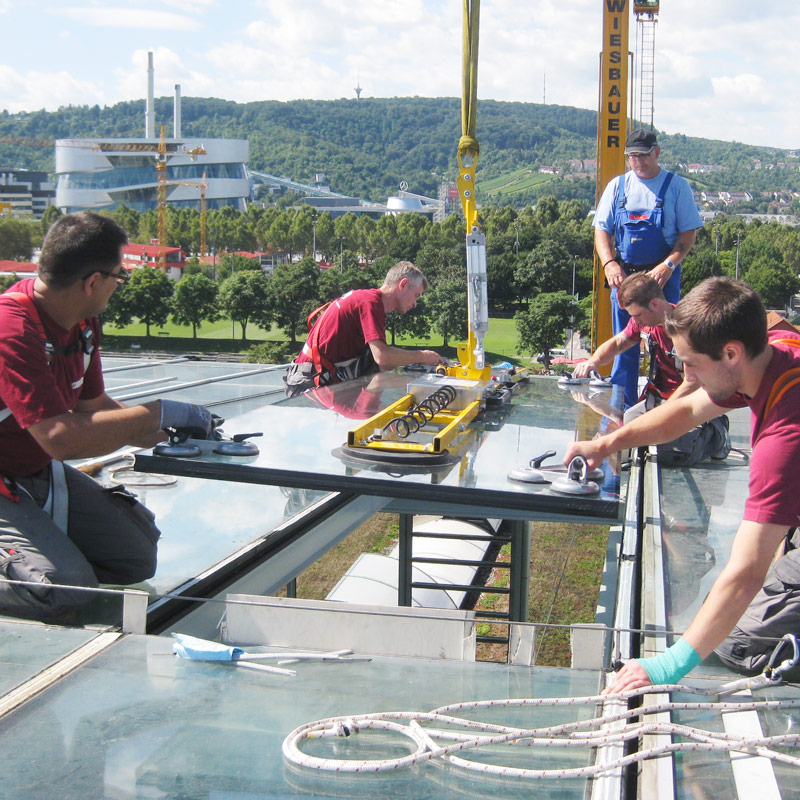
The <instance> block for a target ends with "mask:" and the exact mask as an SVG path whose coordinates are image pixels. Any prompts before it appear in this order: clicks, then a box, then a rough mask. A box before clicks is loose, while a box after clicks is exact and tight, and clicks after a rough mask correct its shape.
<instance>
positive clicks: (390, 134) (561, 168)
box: [0, 97, 800, 207]
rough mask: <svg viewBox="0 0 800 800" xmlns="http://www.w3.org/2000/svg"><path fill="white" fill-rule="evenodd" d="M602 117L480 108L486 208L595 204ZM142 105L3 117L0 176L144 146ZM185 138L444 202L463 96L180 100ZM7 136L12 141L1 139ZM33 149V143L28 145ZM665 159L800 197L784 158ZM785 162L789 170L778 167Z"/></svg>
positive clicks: (725, 184) (674, 153) (683, 147)
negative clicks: (83, 153)
mask: <svg viewBox="0 0 800 800" xmlns="http://www.w3.org/2000/svg"><path fill="white" fill-rule="evenodd" d="M156 117H157V119H158V120H160V121H163V122H164V123H165V124H166V128H167V133H168V134H169V132H170V128H171V120H172V98H167V97H162V98H159V99H157V100H156ZM596 120H597V115H596V113H595V112H593V111H588V110H585V109H578V108H572V107H569V106H556V105H541V104H536V103H510V102H498V101H493V100H482V101H481V102H480V104H479V109H478V137H479V140H480V143H481V156H480V160H479V169H478V182H477V186H478V194H479V198H480V199H481V200H482V201H483V202H485V203H491V204H497V205H504V204H513V205H515V206H517V207H522V206H524V205H527V204H530V203H532V202H535V201H536V200H538V198H540V197H543V196H545V195H553V196H555V197H556V198H557V199H559V200H569V199H581V200H586V201H589V202H592V200H593V197H594V179H593V177H591V178H590V177H583V178H581V177H576V178H574V179H573V177H572V176H571V175H570V174H569V172H570V170H569V164H570V162H574V161H576V160H591V159H594V158H595V148H596V124H597V123H596ZM143 122H144V101H141V100H139V101H129V102H124V103H117V104H116V105H113V106H107V107H103V108H101V107H99V106H91V107H89V106H67V107H63V108H61V109H59V110H58V111H55V112H46V111H35V112H21V113H17V114H9V113H8V112H7V111H3V112H0V166H5V167H27V168H29V169H42V170H46V171H49V170H52V169H53V150H52V148H50V147H48V146H46V142H47V141H48V140H54V139H57V138H69V137H100V138H102V137H116V136H120V137H122V136H141V135H142V134H143ZM182 129H183V134H184V136H186V137H198V138H203V137H232V138H244V139H248V140H249V142H250V162H249V166H250V167H251V168H252V169H254V170H257V171H262V172H267V173H271V174H274V175H279V176H289V177H291V178H293V179H294V180H297V181H300V182H311V181H313V178H314V175H315V173H317V172H324V173H325V174H326V175H327V176H328V181H329V183H330V185H331V187H332V188H333V189H334V190H335V191H337V192H341V193H344V194H351V195H354V196H356V197H361V198H364V199H369V200H373V201H381V200H385V198H386V197H387V196H388V195H390V194H393V193H394V192H396V190H397V187H398V185H399V183H400V181H403V180H404V181H406V182H407V183H408V185H409V188H410V189H411V190H412V191H414V192H418V193H420V194H426V195H432V196H435V195H436V191H437V187H438V184H439V182H440V181H441V180H442V179H445V178H453V177H454V176H455V173H456V161H455V150H456V145H457V142H458V139H459V136H460V101H459V100H457V99H456V98H424V97H411V98H401V97H395V98H364V99H362V100H355V99H353V100H344V99H342V100H332V101H325V100H294V101H291V102H278V101H263V102H252V103H235V102H232V101H227V100H219V99H214V98H192V97H185V98H183V106H182ZM4 137H5V138H4ZM21 139H22V140H25V141H26V142H28V143H24V142H21V141H20V140H21ZM660 142H661V146H662V161H663V163H664V164H665V166H668V167H670V168H673V167H675V166H677V165H680V164H689V163H702V164H713V165H716V166H719V167H722V168H724V171H720V172H715V173H712V174H709V175H699V176H694V175H688V176H687V177H689V178H690V180H692V181H693V182H695V183H696V185H697V186H698V188H703V189H708V190H711V191H719V190H722V189H724V190H727V191H748V190H749V191H782V190H783V191H785V190H794V191H800V172H799V171H798V166H800V159H797V158H793V157H791V156H790V155H788V154H787V153H786V151H780V150H776V149H775V148H766V147H755V146H751V145H744V144H739V143H736V142H723V141H718V140H711V139H701V138H697V137H691V136H687V135H683V134H676V135H666V134H662V135H660ZM779 164H784V165H785V166H778V165H779ZM541 167H547V168H550V167H555V168H557V170H558V174H555V175H548V176H546V177H544V176H542V179H541V180H536V181H534V180H532V179H531V181H530V184H531V185H530V186H529V187H528V186H523V187H522V190H520V191H514V193H513V194H508V193H505V194H504V193H503V191H502V190H500V191H491V192H490V191H486V189H485V187H491V186H492V184H493V183H495V184H496V185H497V186H500V187H502V186H503V184H504V182H505V183H507V182H508V176H509V175H512V174H513V173H515V172H517V171H526V172H527V173H529V174H530V175H531V176H538V175H540V173H539V172H538V170H539V169H540V168H541Z"/></svg>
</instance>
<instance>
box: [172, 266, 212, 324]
mask: <svg viewBox="0 0 800 800" xmlns="http://www.w3.org/2000/svg"><path fill="white" fill-rule="evenodd" d="M172 307H173V312H172V319H173V320H174V321H175V322H177V323H178V324H179V325H191V326H192V338H193V339H196V338H197V326H198V325H200V324H201V323H202V322H203V321H206V320H207V321H208V322H212V321H213V320H215V319H217V318H218V317H219V308H218V307H217V285H216V284H215V283H214V281H212V280H209V279H208V278H207V277H206V276H205V275H203V274H202V273H196V274H194V275H185V276H184V277H183V280H181V281H180V282H179V283H178V285H177V286H176V287H175V294H174V297H173V299H172Z"/></svg>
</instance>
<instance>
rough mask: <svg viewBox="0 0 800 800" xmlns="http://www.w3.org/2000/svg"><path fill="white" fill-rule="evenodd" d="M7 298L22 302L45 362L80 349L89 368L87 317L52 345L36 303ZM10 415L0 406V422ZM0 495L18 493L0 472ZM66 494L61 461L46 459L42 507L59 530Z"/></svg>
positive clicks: (20, 296) (14, 295)
mask: <svg viewBox="0 0 800 800" xmlns="http://www.w3.org/2000/svg"><path fill="white" fill-rule="evenodd" d="M5 298H8V299H9V300H12V301H13V302H15V303H17V304H18V305H20V306H22V308H24V309H25V311H26V312H27V313H28V316H29V317H30V320H31V322H32V323H33V326H34V328H36V331H37V333H38V334H39V336H40V338H41V340H42V344H43V346H44V352H45V357H46V358H47V363H48V364H50V365H51V366H52V363H53V359H54V358H55V356H57V355H59V356H69V355H72V354H73V353H79V352H81V351H82V352H83V371H84V374H85V373H86V370H87V369H88V368H89V362H90V361H91V358H92V353H93V352H94V349H95V346H94V331H93V329H92V326H91V323H90V322H89V320H88V319H85V320H82V321H81V323H80V328H81V332H80V335H79V336H78V338H77V339H76V340H75V341H74V342H72V344H68V345H65V346H57V345H54V344H53V343H52V342H51V341H50V338H49V337H48V335H47V331H45V328H44V325H43V324H42V318H41V317H40V316H39V309H38V308H37V307H36V303H34V302H33V300H32V299H31V298H30V297H29V296H28V295H27V294H25V293H24V292H5V293H4V294H2V295H0V300H3V299H5ZM10 416H11V409H9V408H4V409H2V410H0V422H3V421H4V420H6V419H8V418H9V417H10ZM0 495H2V496H3V497H5V498H6V499H8V500H10V501H11V502H12V503H18V502H19V494H17V492H16V491H14V489H13V488H12V486H11V482H10V481H9V479H7V478H6V477H5V476H2V475H0ZM67 503H68V495H67V484H66V477H65V475H64V465H63V464H62V463H61V462H60V461H51V462H50V493H49V494H48V497H47V500H46V501H45V505H44V511H45V512H46V513H47V514H49V515H50V516H51V517H52V518H53V521H54V522H55V523H56V525H58V527H59V528H61V530H63V531H64V532H65V533H66V526H67V514H68V506H67Z"/></svg>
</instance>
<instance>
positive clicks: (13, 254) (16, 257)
mask: <svg viewBox="0 0 800 800" xmlns="http://www.w3.org/2000/svg"><path fill="white" fill-rule="evenodd" d="M34 227H35V228H36V229H37V231H36V232H37V234H38V232H39V231H38V228H39V224H38V223H34V222H28V221H26V220H21V219H15V218H14V217H0V259H5V260H9V261H27V260H28V259H30V257H31V251H32V250H33V229H34Z"/></svg>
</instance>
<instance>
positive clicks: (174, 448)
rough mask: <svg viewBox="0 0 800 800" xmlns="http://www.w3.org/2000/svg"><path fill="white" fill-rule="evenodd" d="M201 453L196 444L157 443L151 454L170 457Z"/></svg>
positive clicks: (193, 455) (193, 456) (188, 456)
mask: <svg viewBox="0 0 800 800" xmlns="http://www.w3.org/2000/svg"><path fill="white" fill-rule="evenodd" d="M200 453H201V450H200V448H199V447H198V446H197V445H196V444H157V445H156V446H155V447H154V448H153V455H156V456H170V457H172V458H195V457H197V456H199V455H200Z"/></svg>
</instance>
